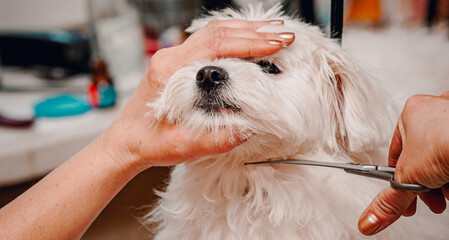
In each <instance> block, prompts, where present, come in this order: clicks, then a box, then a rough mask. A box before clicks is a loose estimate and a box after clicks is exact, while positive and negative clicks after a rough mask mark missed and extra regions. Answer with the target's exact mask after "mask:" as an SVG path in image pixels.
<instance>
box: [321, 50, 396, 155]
mask: <svg viewBox="0 0 449 240" xmlns="http://www.w3.org/2000/svg"><path fill="white" fill-rule="evenodd" d="M332 45H333V44H331V46H330V48H329V47H328V48H320V49H317V50H316V51H315V53H314V56H315V64H316V66H318V70H317V71H318V79H316V81H314V82H315V83H316V84H317V85H316V90H317V94H318V97H319V101H320V102H321V107H322V115H323V119H324V122H323V126H322V127H323V128H324V131H323V133H324V134H325V135H324V136H322V137H323V138H325V139H324V141H325V144H326V145H327V146H329V147H330V148H331V149H334V150H336V149H340V148H341V147H343V148H344V149H345V150H346V151H350V152H362V151H369V150H371V149H374V148H375V147H376V146H379V145H381V144H384V143H386V142H387V141H388V140H389V138H390V137H391V133H392V132H391V131H392V127H394V111H393V108H392V106H391V104H390V102H389V100H388V98H387V97H386V95H385V94H383V92H382V91H381V90H380V89H379V87H377V86H376V85H375V84H373V83H372V82H371V81H370V79H368V78H367V75H366V74H365V73H364V71H362V69H361V68H360V66H359V65H358V64H356V63H355V62H354V61H353V60H352V59H350V58H349V56H347V55H346V54H345V53H344V52H343V51H342V50H341V48H340V47H337V46H332Z"/></svg>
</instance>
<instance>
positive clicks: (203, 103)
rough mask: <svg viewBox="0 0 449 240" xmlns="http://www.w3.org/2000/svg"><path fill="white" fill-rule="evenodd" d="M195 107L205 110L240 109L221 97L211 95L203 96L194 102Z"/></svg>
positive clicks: (236, 110) (235, 110)
mask: <svg viewBox="0 0 449 240" xmlns="http://www.w3.org/2000/svg"><path fill="white" fill-rule="evenodd" d="M195 107H196V108H199V109H202V110H204V111H206V112H221V111H225V112H229V111H231V112H233V113H235V112H238V111H240V110H241V108H240V107H239V106H237V105H234V104H230V103H227V102H225V101H223V100H222V99H217V98H213V97H205V98H202V99H201V100H199V101H198V102H197V103H196V104H195Z"/></svg>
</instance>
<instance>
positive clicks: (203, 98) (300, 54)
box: [149, 5, 393, 156]
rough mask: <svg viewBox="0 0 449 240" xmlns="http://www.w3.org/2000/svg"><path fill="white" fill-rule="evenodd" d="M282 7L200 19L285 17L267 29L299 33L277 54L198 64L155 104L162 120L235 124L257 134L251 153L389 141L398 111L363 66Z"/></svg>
mask: <svg viewBox="0 0 449 240" xmlns="http://www.w3.org/2000/svg"><path fill="white" fill-rule="evenodd" d="M279 9H280V7H279V6H276V7H274V8H272V9H269V10H267V11H264V10H263V8H262V7H261V6H260V5H258V6H250V7H249V8H248V9H245V10H242V11H236V10H231V9H227V10H224V11H222V12H213V13H212V15H211V16H207V17H204V18H200V19H197V20H195V21H194V22H193V23H192V25H191V27H190V28H188V31H191V32H194V31H196V30H198V29H200V28H202V27H204V26H205V25H206V24H207V23H208V22H209V21H210V20H214V19H218V20H221V19H236V18H237V19H245V20H272V19H282V20H284V22H285V24H284V25H283V26H277V25H276V26H274V25H266V26H264V27H262V28H260V29H259V30H258V31H262V32H294V33H295V34H296V40H295V42H294V43H293V44H292V45H291V46H289V47H287V48H283V49H282V50H280V51H279V52H277V53H276V54H274V55H271V56H267V57H263V58H251V59H236V58H228V59H217V60H215V61H201V62H192V64H191V65H190V66H188V67H185V68H182V69H180V70H179V71H178V72H176V73H175V74H174V75H173V76H172V77H171V78H170V80H169V81H168V83H167V85H166V87H165V90H164V91H163V92H162V94H161V97H160V98H159V99H158V100H157V101H155V102H153V103H150V104H149V105H150V106H151V108H152V109H153V110H152V112H153V113H154V115H155V117H156V118H157V119H164V120H165V121H168V122H170V123H177V124H181V125H183V126H185V127H186V128H189V129H192V131H193V132H195V133H201V132H204V131H215V130H217V129H219V128H229V129H230V130H231V131H241V130H245V131H248V130H249V131H250V132H252V133H254V134H255V135H254V137H252V138H251V139H250V140H249V141H248V142H247V143H245V144H243V145H242V146H240V147H238V148H237V149H236V151H238V149H239V148H240V149H241V148H246V149H245V151H246V152H257V153H260V152H273V151H274V152H278V151H277V150H279V151H280V152H282V154H283V156H285V154H287V155H292V154H296V153H297V152H298V149H300V147H302V146H304V145H309V146H310V145H314V146H321V147H322V148H325V149H329V150H330V151H340V150H344V151H350V152H361V151H367V150H370V149H373V148H374V147H376V146H378V145H379V144H381V143H385V142H386V140H388V137H389V136H388V135H386V134H389V133H390V131H389V129H385V128H386V127H390V126H391V123H392V119H393V118H392V116H393V113H392V111H391V109H390V108H389V105H388V102H387V100H386V98H385V96H383V95H382V94H380V93H379V91H378V90H377V89H376V88H375V87H374V86H373V85H372V83H370V81H369V80H368V79H367V77H366V76H365V75H364V73H363V72H362V71H361V69H360V67H359V66H358V65H357V64H355V63H354V61H353V60H352V59H350V58H349V57H348V56H347V55H346V54H345V53H344V52H343V51H342V50H341V48H340V46H338V44H336V43H335V42H333V41H332V40H330V39H327V38H325V37H324V36H323V34H322V33H321V31H320V30H319V29H318V28H317V27H315V26H310V25H307V24H305V23H302V22H300V21H299V20H297V19H292V18H290V17H286V16H283V15H282V13H281V12H280V11H279Z"/></svg>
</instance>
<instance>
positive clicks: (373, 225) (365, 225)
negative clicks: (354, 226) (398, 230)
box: [359, 212, 381, 235]
mask: <svg viewBox="0 0 449 240" xmlns="http://www.w3.org/2000/svg"><path fill="white" fill-rule="evenodd" d="M380 225H381V222H380V220H379V218H377V216H376V215H374V214H373V213H371V212H367V213H365V214H364V215H363V216H362V217H361V218H360V220H359V230H360V232H361V233H363V234H365V235H372V234H374V233H375V232H376V230H377V229H379V227H380Z"/></svg>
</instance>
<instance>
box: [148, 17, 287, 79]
mask: <svg viewBox="0 0 449 240" xmlns="http://www.w3.org/2000/svg"><path fill="white" fill-rule="evenodd" d="M265 25H272V26H273V27H274V28H279V32H276V33H274V32H258V31H257V30H258V29H259V28H260V27H262V26H265ZM283 25H284V21H282V20H273V21H245V20H235V19H233V20H214V21H211V22H209V23H208V24H207V26H206V27H204V28H201V29H199V30H198V31H196V32H194V33H193V34H192V35H190V36H189V37H188V38H187V39H186V40H185V41H184V43H182V44H181V45H178V46H176V47H172V48H166V49H161V50H159V51H158V52H157V53H156V54H155V55H154V56H153V58H152V60H151V62H150V66H149V71H147V74H146V75H147V78H149V77H153V78H156V79H153V80H157V81H158V82H162V83H164V82H166V81H168V79H169V78H170V76H171V75H173V74H174V73H175V72H176V71H177V70H179V69H180V68H182V67H185V66H186V65H188V64H190V63H192V62H194V61H201V60H214V59H217V58H227V57H234V58H247V57H262V56H267V55H271V54H274V53H276V52H277V51H279V50H280V49H282V48H283V47H286V46H289V45H290V44H292V43H293V41H294V40H295V34H294V33H292V32H286V31H284V30H285V29H284V28H283ZM156 59H157V60H156ZM162 85H163V84H162Z"/></svg>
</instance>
